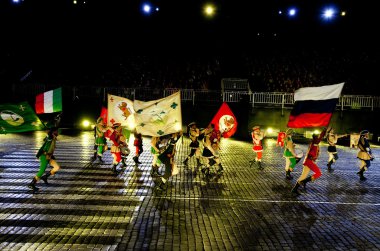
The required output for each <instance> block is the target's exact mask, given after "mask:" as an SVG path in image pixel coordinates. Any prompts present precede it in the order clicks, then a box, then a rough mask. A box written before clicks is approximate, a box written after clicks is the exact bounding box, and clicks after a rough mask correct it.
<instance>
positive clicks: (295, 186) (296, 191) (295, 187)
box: [291, 182, 301, 195]
mask: <svg viewBox="0 0 380 251" xmlns="http://www.w3.org/2000/svg"><path fill="white" fill-rule="evenodd" d="M299 187H300V183H298V182H296V184H295V185H294V187H293V188H292V191H291V193H292V194H294V195H301V194H300V193H299V192H298V188H299Z"/></svg>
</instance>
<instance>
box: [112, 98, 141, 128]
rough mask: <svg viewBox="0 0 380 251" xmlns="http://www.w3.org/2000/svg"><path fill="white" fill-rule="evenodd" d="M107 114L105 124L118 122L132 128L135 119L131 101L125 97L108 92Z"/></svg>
mask: <svg viewBox="0 0 380 251" xmlns="http://www.w3.org/2000/svg"><path fill="white" fill-rule="evenodd" d="M107 106H108V109H107V110H108V115H107V119H108V121H107V120H106V121H107V124H108V125H109V126H112V125H113V124H114V123H120V124H121V126H122V127H127V128H129V129H131V130H132V129H133V128H134V127H135V119H134V116H133V114H134V113H135V111H134V109H133V102H132V101H131V100H129V99H127V98H124V97H119V96H115V95H111V94H108V105H107Z"/></svg>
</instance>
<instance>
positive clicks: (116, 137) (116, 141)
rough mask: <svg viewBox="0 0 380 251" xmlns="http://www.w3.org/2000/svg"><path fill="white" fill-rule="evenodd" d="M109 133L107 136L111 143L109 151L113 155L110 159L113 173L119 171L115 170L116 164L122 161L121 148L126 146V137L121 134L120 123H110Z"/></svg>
mask: <svg viewBox="0 0 380 251" xmlns="http://www.w3.org/2000/svg"><path fill="white" fill-rule="evenodd" d="M110 131H111V135H110V136H109V138H110V140H111V141H112V143H113V145H112V146H111V153H112V156H113V161H112V171H113V172H114V173H115V174H118V173H119V172H118V171H117V170H116V167H117V166H118V164H119V163H120V162H121V161H122V151H121V148H122V147H125V146H127V143H126V139H125V137H124V135H123V128H122V127H121V124H120V123H114V124H113V125H112V129H111V130H110Z"/></svg>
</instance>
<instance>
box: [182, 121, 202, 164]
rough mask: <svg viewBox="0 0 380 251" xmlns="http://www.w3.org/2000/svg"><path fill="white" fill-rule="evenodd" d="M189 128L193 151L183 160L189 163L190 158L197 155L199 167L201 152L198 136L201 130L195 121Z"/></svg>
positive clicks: (184, 162)
mask: <svg viewBox="0 0 380 251" xmlns="http://www.w3.org/2000/svg"><path fill="white" fill-rule="evenodd" d="M188 128H189V137H190V140H191V143H190V148H191V152H190V154H189V155H188V156H187V157H186V159H185V160H184V161H183V164H185V165H187V164H188V163H187V162H188V161H189V159H190V158H191V157H193V156H194V155H195V158H196V159H197V167H198V168H199V167H200V166H201V161H200V156H201V152H200V150H199V141H198V137H199V135H200V133H201V132H200V130H199V128H197V124H196V123H195V122H191V123H190V124H189V125H188Z"/></svg>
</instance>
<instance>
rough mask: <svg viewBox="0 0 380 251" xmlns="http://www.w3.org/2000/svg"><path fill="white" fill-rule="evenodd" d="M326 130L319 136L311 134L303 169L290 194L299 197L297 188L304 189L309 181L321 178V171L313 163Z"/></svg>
mask: <svg viewBox="0 0 380 251" xmlns="http://www.w3.org/2000/svg"><path fill="white" fill-rule="evenodd" d="M326 130H327V128H324V129H323V131H322V132H321V133H320V135H319V136H318V135H316V134H313V139H312V141H311V143H310V145H309V149H308V151H307V153H306V157H305V160H304V162H303V169H302V173H301V176H300V177H299V178H298V180H297V182H296V184H295V185H294V187H293V188H292V191H291V192H292V193H293V194H296V195H299V194H300V193H299V192H298V188H299V186H300V185H302V186H303V187H304V188H305V187H306V183H307V182H309V181H314V180H316V179H318V178H319V177H321V175H322V172H321V169H319V167H318V166H317V164H316V163H315V162H316V160H317V159H318V156H319V143H320V142H321V140H322V139H323V137H324V136H325V134H326ZM310 170H312V171H313V172H314V174H313V175H311V176H309V177H308V174H309V172H310Z"/></svg>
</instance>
